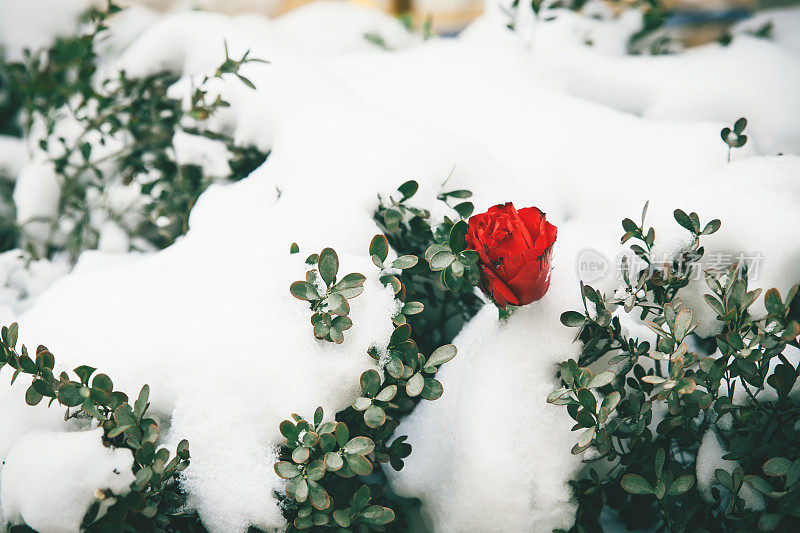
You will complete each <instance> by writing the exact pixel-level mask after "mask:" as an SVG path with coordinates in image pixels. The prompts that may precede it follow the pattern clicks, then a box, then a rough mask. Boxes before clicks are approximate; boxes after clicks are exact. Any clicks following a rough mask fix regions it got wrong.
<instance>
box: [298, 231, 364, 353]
mask: <svg viewBox="0 0 800 533" xmlns="http://www.w3.org/2000/svg"><path fill="white" fill-rule="evenodd" d="M296 247H297V244H296V243H295V244H294V245H293V247H292V250H294V249H295V248H296ZM296 249H297V252H299V251H300V249H299V248H296ZM297 252H294V251H293V252H292V253H297ZM306 263H307V264H309V265H316V268H312V269H311V270H308V271H306V279H305V281H295V282H294V283H292V284H291V286H290V287H289V292H290V293H291V294H292V296H294V297H295V298H297V299H298V300H304V301H307V302H308V303H309V305H310V307H311V310H312V311H314V314H312V315H311V325H312V326H313V330H314V336H315V337H316V338H318V339H323V340H326V341H328V342H335V343H336V344H341V343H343V342H344V334H343V332H344V331H346V330H348V329H350V328H351V327H352V326H353V321H352V320H350V318H349V317H348V316H347V315H348V314H349V313H350V303H349V301H348V300H351V299H353V298H355V297H356V296H358V295H359V294H361V293H362V292H364V281H365V280H366V278H365V277H364V275H363V274H359V273H357V272H355V273H352V274H347V275H346V276H344V277H342V279H341V280H339V281H338V283H337V281H336V275H337V274H338V272H339V257H338V256H337V255H336V252H335V251H334V250H333V248H325V249H324V250H322V252H320V253H319V254H312V255H310V256H308V258H307V259H306ZM323 286H324V287H325V291H324V292H323V291H322V287H323Z"/></svg>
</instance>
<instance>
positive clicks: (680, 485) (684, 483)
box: [667, 474, 694, 496]
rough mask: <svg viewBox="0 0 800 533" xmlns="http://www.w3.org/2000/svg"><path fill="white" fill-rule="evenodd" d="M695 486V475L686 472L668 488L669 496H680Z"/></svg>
mask: <svg viewBox="0 0 800 533" xmlns="http://www.w3.org/2000/svg"><path fill="white" fill-rule="evenodd" d="M693 486H694V476H692V475H690V474H685V475H683V476H680V477H679V478H678V479H676V480H675V481H673V482H672V483H670V485H669V487H668V488H667V496H680V495H681V494H683V493H685V492H689V490H690V489H691V488H692V487H693Z"/></svg>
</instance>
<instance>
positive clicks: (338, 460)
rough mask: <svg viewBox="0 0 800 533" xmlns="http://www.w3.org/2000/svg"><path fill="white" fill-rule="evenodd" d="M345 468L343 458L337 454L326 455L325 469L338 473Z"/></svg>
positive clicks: (329, 453)
mask: <svg viewBox="0 0 800 533" xmlns="http://www.w3.org/2000/svg"><path fill="white" fill-rule="evenodd" d="M342 466H344V460H343V459H342V456H341V455H339V454H338V453H337V452H328V453H326V454H325V467H326V468H327V469H328V470H330V471H331V472H336V471H337V470H339V469H340V468H342Z"/></svg>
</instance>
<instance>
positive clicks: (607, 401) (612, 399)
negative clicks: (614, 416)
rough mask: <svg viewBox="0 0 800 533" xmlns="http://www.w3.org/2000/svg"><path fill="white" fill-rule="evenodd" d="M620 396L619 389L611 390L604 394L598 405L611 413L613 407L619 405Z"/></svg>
mask: <svg viewBox="0 0 800 533" xmlns="http://www.w3.org/2000/svg"><path fill="white" fill-rule="evenodd" d="M621 398H622V395H620V393H619V391H611V392H609V393H608V394H607V395H606V397H605V398H603V401H602V403H601V404H600V405H601V407H605V408H606V409H608V412H609V413H612V412H614V409H616V407H617V405H619V401H620V399H621Z"/></svg>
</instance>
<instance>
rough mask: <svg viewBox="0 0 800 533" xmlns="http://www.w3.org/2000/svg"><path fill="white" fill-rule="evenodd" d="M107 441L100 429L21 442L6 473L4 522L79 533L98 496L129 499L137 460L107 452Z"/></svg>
mask: <svg viewBox="0 0 800 533" xmlns="http://www.w3.org/2000/svg"><path fill="white" fill-rule="evenodd" d="M102 435H103V430H102V429H95V430H92V431H77V432H59V431H47V430H33V431H29V432H28V433H26V434H25V435H24V436H22V438H20V439H19V440H18V441H17V443H16V445H14V447H13V448H12V449H11V451H10V452H9V453H8V456H7V457H6V463H5V466H4V467H3V469H2V492H0V494H1V495H2V502H3V512H4V514H5V520H6V521H7V522H8V523H9V524H12V525H19V524H22V523H24V524H27V525H28V526H30V527H31V528H33V529H35V530H36V531H39V532H40V533H72V532H74V531H78V530H79V529H80V524H81V521H82V520H83V515H84V514H85V512H86V509H87V508H88V507H89V505H91V503H92V502H94V501H95V491H96V490H98V489H99V490H103V489H108V490H110V491H111V492H112V493H113V494H114V495H117V496H124V495H126V494H127V493H128V492H129V490H130V485H131V483H133V481H134V479H135V478H134V476H133V472H132V471H131V467H132V466H133V454H131V452H130V450H128V449H124V448H119V449H118V448H106V447H105V446H103V442H102ZM56 480H57V482H56ZM109 503H110V502H106V503H105V504H104V507H107V506H108V504H109ZM104 507H101V513H105V508H104Z"/></svg>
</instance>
